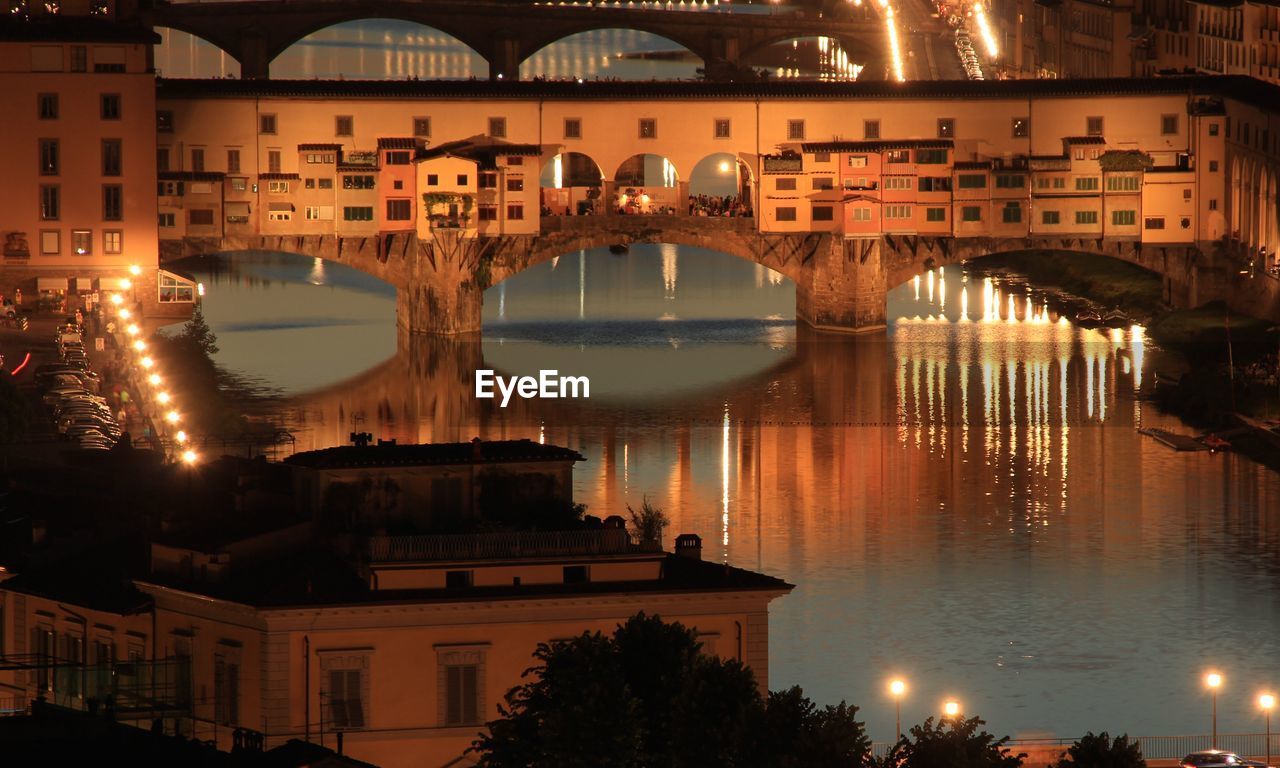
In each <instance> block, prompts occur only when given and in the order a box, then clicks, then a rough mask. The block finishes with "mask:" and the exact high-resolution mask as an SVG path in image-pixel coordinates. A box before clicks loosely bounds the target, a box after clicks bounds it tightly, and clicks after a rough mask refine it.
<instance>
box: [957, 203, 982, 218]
mask: <svg viewBox="0 0 1280 768" xmlns="http://www.w3.org/2000/svg"><path fill="white" fill-rule="evenodd" d="M960 220H961V221H982V208H981V207H980V206H977V205H966V206H963V207H961V208H960Z"/></svg>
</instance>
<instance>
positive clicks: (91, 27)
mask: <svg viewBox="0 0 1280 768" xmlns="http://www.w3.org/2000/svg"><path fill="white" fill-rule="evenodd" d="M0 40H5V41H18V40H21V41H32V42H46V41H47V42H84V43H90V42H92V43H139V44H143V45H159V44H160V42H161V39H160V35H157V34H156V33H155V32H153V31H151V30H149V29H145V28H143V27H140V26H131V25H128V24H118V23H116V22H114V21H109V20H106V19H99V18H94V17H91V16H62V15H57V14H54V15H47V14H46V15H40V16H32V17H30V18H25V19H24V18H20V17H18V16H14V15H11V14H5V15H3V16H0Z"/></svg>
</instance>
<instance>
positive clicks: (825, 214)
mask: <svg viewBox="0 0 1280 768" xmlns="http://www.w3.org/2000/svg"><path fill="white" fill-rule="evenodd" d="M812 218H813V220H814V221H835V220H836V216H835V208H832V207H831V206H829V205H815V206H813V211H812Z"/></svg>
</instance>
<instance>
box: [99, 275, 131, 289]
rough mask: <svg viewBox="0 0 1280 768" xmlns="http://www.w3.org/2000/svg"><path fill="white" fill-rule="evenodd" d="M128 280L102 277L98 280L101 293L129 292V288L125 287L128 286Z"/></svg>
mask: <svg viewBox="0 0 1280 768" xmlns="http://www.w3.org/2000/svg"><path fill="white" fill-rule="evenodd" d="M127 279H128V278H124V277H100V278H98V290H100V291H124V290H127V288H126V287H125V285H126V283H125V281H126V280H127Z"/></svg>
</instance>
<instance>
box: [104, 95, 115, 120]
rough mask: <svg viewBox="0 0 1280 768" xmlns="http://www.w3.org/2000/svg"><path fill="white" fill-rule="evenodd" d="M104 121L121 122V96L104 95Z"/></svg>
mask: <svg viewBox="0 0 1280 768" xmlns="http://www.w3.org/2000/svg"><path fill="white" fill-rule="evenodd" d="M101 105H102V119H103V120H119V119H120V94H118V93H104V94H102V99H101Z"/></svg>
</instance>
